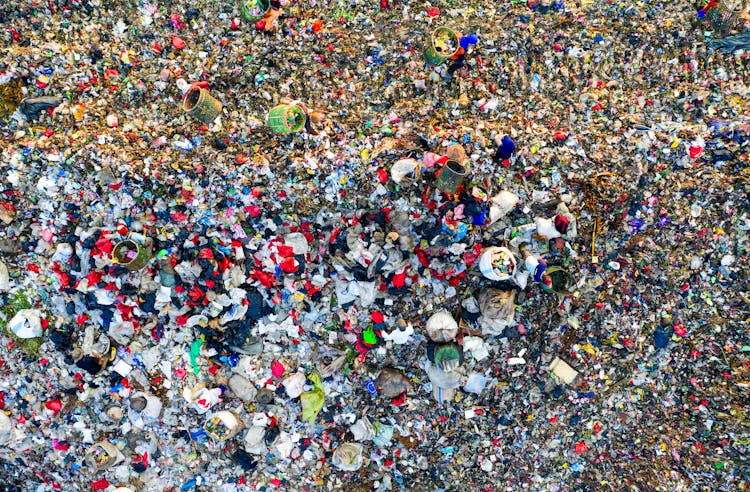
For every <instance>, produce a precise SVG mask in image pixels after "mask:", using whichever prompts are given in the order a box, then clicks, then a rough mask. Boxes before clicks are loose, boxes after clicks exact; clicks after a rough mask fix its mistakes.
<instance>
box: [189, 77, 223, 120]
mask: <svg viewBox="0 0 750 492" xmlns="http://www.w3.org/2000/svg"><path fill="white" fill-rule="evenodd" d="M221 108H222V104H221V101H219V100H218V99H216V98H215V97H213V96H212V95H211V94H209V92H208V91H207V90H206V89H203V88H201V87H197V86H192V87H190V88H189V89H188V91H187V93H186V94H185V100H184V101H183V102H182V109H184V110H185V112H186V113H187V114H188V115H190V116H192V117H193V118H195V119H198V120H201V121H202V122H204V123H211V122H213V121H214V120H215V119H216V117H217V116H219V114H220V113H221Z"/></svg>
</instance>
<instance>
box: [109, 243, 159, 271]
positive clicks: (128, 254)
mask: <svg viewBox="0 0 750 492" xmlns="http://www.w3.org/2000/svg"><path fill="white" fill-rule="evenodd" d="M113 257H114V262H115V263H119V264H120V265H122V266H124V267H125V268H127V269H128V270H130V271H131V272H134V271H136V270H140V269H141V268H143V267H145V266H146V264H147V263H148V261H149V260H150V259H151V240H145V241H143V242H142V243H141V244H139V243H138V242H136V241H134V240H132V239H124V240H122V241H120V242H119V243H117V245H116V246H115V249H114V255H113Z"/></svg>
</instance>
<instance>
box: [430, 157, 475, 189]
mask: <svg viewBox="0 0 750 492" xmlns="http://www.w3.org/2000/svg"><path fill="white" fill-rule="evenodd" d="M467 174H468V172H467V171H466V168H465V167H464V166H462V165H461V164H459V163H458V162H456V161H448V162H446V163H445V165H444V166H443V168H442V169H441V170H440V174H439V175H438V178H437V183H436V184H435V186H437V187H438V189H439V190H440V191H442V192H443V193H447V194H449V195H454V194H456V192H457V191H458V189H459V188H461V185H462V184H464V180H465V179H466V175H467Z"/></svg>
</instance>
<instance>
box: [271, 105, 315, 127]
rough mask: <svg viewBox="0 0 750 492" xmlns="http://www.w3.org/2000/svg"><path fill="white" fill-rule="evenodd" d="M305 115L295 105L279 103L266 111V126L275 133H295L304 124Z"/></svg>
mask: <svg viewBox="0 0 750 492" xmlns="http://www.w3.org/2000/svg"><path fill="white" fill-rule="evenodd" d="M306 121H307V116H305V112H304V111H302V108H300V107H299V106H295V105H288V104H279V105H278V106H275V107H273V108H271V111H269V112H268V126H270V127H271V129H272V130H273V131H275V132H276V133H295V132H298V131H300V130H302V128H303V127H304V126H305V122H306Z"/></svg>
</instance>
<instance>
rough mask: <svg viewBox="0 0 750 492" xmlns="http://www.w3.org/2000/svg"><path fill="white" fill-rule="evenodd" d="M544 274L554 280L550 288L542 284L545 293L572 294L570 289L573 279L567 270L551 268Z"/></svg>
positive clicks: (557, 267)
mask: <svg viewBox="0 0 750 492" xmlns="http://www.w3.org/2000/svg"><path fill="white" fill-rule="evenodd" d="M544 273H545V274H546V275H549V277H550V279H551V280H552V285H551V286H549V287H548V286H547V285H546V284H542V289H543V290H544V291H545V292H550V293H554V294H562V295H568V294H570V291H569V290H568V287H570V284H571V280H572V279H571V275H570V273H569V272H568V271H567V270H565V269H564V268H563V267H559V266H550V267H547V270H546V271H545V272H544Z"/></svg>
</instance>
